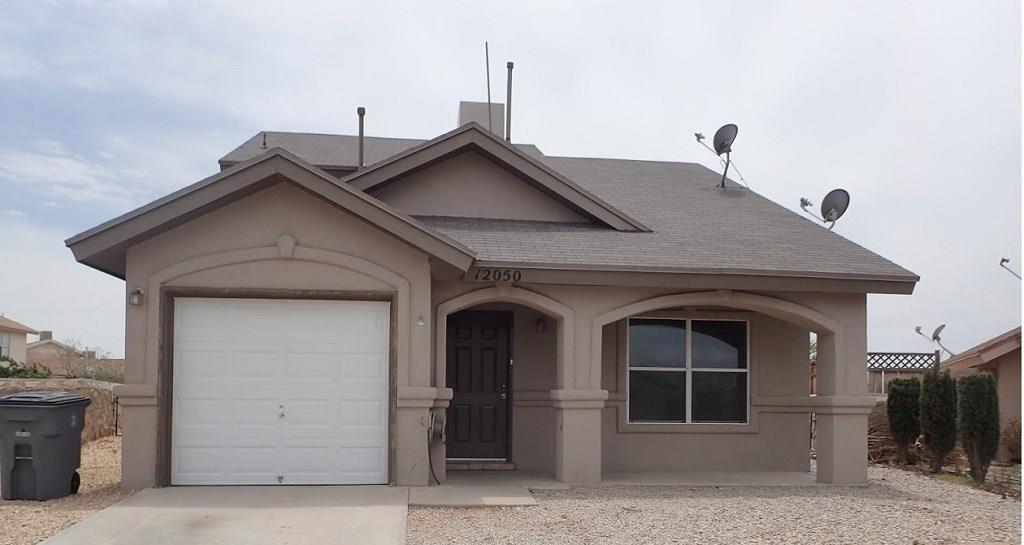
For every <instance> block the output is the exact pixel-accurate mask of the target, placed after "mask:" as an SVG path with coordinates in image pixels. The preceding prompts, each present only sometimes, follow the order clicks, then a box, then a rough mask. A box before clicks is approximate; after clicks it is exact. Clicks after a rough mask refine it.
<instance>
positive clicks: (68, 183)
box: [0, 142, 137, 206]
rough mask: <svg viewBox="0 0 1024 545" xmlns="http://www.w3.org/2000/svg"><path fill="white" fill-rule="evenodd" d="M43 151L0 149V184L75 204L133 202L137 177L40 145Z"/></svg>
mask: <svg viewBox="0 0 1024 545" xmlns="http://www.w3.org/2000/svg"><path fill="white" fill-rule="evenodd" d="M41 147H42V148H43V150H44V151H24V150H16V149H0V181H4V182H8V183H11V184H19V185H24V186H27V187H28V188H29V189H31V190H32V191H35V192H38V193H39V194H41V195H44V196H46V197H50V198H57V199H59V200H70V201H74V202H95V201H99V202H105V203H109V204H113V205H116V206H125V205H127V204H128V203H131V202H133V201H135V200H137V199H136V194H135V192H134V191H133V189H132V184H131V181H132V179H133V178H137V174H135V173H132V172H129V171H126V170H124V169H121V168H118V167H115V166H108V165H103V164H99V163H95V162H91V161H89V160H87V159H85V158H84V157H80V156H78V155H75V154H72V153H69V152H67V151H66V150H63V149H57V148H56V147H55V146H54V145H53V143H47V142H43V143H42V144H41Z"/></svg>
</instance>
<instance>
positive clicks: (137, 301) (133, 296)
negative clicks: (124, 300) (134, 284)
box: [128, 288, 146, 307]
mask: <svg viewBox="0 0 1024 545" xmlns="http://www.w3.org/2000/svg"><path fill="white" fill-rule="evenodd" d="M145 294H146V292H144V291H142V288H135V289H133V290H132V291H131V293H129V294H128V304H129V305H132V306H134V307H137V306H139V305H141V304H142V296H143V295H145Z"/></svg>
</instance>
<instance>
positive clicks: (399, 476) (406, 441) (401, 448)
mask: <svg viewBox="0 0 1024 545" xmlns="http://www.w3.org/2000/svg"><path fill="white" fill-rule="evenodd" d="M450 399H451V390H450V389H448V388H434V387H416V386H406V387H399V388H398V398H397V400H396V405H397V407H396V409H395V422H394V425H395V430H394V432H393V433H392V438H393V441H394V447H393V453H394V457H393V466H392V469H391V476H392V481H393V482H394V484H396V485H398V486H427V485H430V484H433V483H432V477H431V475H430V462H431V460H433V462H434V472H435V474H436V475H437V478H438V479H439V480H440V481H441V482H444V468H445V459H444V446H443V444H442V443H440V442H438V441H432V440H431V439H430V436H429V435H428V429H429V426H430V418H431V411H432V410H441V411H444V407H447V406H448V400H450Z"/></svg>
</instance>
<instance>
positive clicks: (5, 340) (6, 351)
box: [0, 331, 11, 360]
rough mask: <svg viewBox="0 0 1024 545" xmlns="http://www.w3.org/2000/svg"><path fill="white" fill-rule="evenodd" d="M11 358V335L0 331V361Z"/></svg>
mask: <svg viewBox="0 0 1024 545" xmlns="http://www.w3.org/2000/svg"><path fill="white" fill-rule="evenodd" d="M10 357H11V334H10V333H4V332H2V331H0V359H5V360H6V359H8V358H10Z"/></svg>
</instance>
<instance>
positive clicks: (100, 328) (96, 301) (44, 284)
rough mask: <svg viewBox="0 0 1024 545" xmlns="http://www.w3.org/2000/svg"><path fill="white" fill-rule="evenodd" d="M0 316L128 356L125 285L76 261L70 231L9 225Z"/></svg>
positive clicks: (20, 222) (25, 223)
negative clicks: (67, 244) (68, 244)
mask: <svg viewBox="0 0 1024 545" xmlns="http://www.w3.org/2000/svg"><path fill="white" fill-rule="evenodd" d="M3 229H4V234H5V235H6V236H5V238H4V245H5V246H4V255H5V256H15V257H14V259H13V260H8V261H7V262H6V264H7V265H8V266H5V267H4V269H3V273H2V275H3V276H2V279H3V281H0V313H3V314H4V315H6V316H9V317H11V318H12V319H14V320H17V321H19V322H22V323H24V324H27V325H29V326H30V327H33V328H35V329H49V330H53V332H54V336H56V337H57V338H58V339H68V338H74V339H79V340H81V341H82V342H83V343H84V344H86V345H87V346H95V347H100V348H102V349H103V350H105V351H109V352H111V353H113V354H116V355H122V354H124V306H123V302H124V282H122V281H121V280H118V279H116V278H114V277H112V276H109V275H107V274H104V273H101V272H99V271H96V270H93V269H90V268H88V267H86V266H85V265H81V264H79V263H77V262H76V261H75V259H74V257H72V255H71V252H70V251H69V250H68V249H67V248H65V247H64V243H63V238H64V237H65V236H66V233H61V232H57V231H55V230H51V229H48V228H45V227H41V226H39V225H35V224H32V223H30V222H28V221H24V220H23V219H21V218H15V219H14V220H13V221H9V222H5V223H4V226H3Z"/></svg>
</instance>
